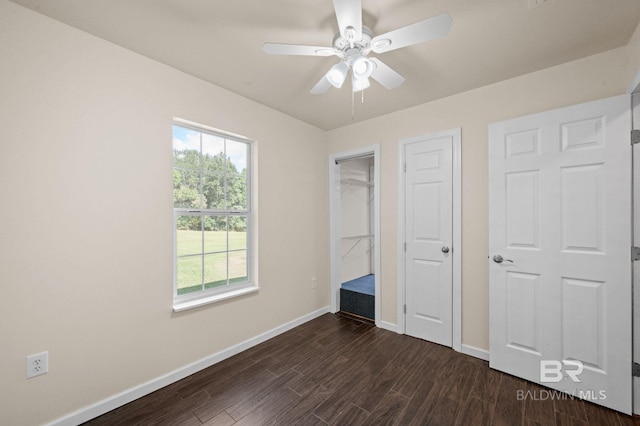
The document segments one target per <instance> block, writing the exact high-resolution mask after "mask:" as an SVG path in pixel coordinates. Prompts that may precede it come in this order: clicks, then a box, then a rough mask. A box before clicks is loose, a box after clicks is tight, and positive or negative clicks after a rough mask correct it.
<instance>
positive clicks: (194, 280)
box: [176, 256, 202, 294]
mask: <svg viewBox="0 0 640 426" xmlns="http://www.w3.org/2000/svg"><path fill="white" fill-rule="evenodd" d="M176 266H177V267H176V270H177V271H176V284H177V287H178V294H185V293H191V292H193V291H200V290H202V256H188V257H179V258H178V259H177V265H176Z"/></svg>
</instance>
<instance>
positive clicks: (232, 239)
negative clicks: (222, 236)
mask: <svg viewBox="0 0 640 426" xmlns="http://www.w3.org/2000/svg"><path fill="white" fill-rule="evenodd" d="M246 248H247V217H246V216H229V250H240V249H246Z"/></svg>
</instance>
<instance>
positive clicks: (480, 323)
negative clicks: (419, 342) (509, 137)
mask: <svg viewBox="0 0 640 426" xmlns="http://www.w3.org/2000/svg"><path fill="white" fill-rule="evenodd" d="M632 76H633V72H632V71H631V70H630V69H629V65H628V54H627V49H626V48H624V47H623V48H620V49H616V50H612V51H608V52H605V53H602V54H599V55H596V56H592V57H588V58H584V59H581V60H578V61H574V62H570V63H567V64H564V65H561V66H557V67H553V68H549V69H546V70H542V71H539V72H535V73H532V74H528V75H525V76H521V77H518V78H514V79H511V80H507V81H503V82H500V83H497V84H493V85H490V86H486V87H483V88H480V89H477V90H472V91H469V92H465V93H461V94H458V95H455V96H451V97H448V98H444V99H441V100H438V101H434V102H430V103H427V104H423V105H420V106H417V107H414V108H410V109H407V110H403V111H399V112H396V113H393V114H389V115H387V116H384V117H380V118H377V119H373V120H369V121H366V122H362V123H357V124H354V125H351V126H348V127H344V128H341V129H337V130H334V131H331V132H329V133H328V143H329V153H335V152H341V151H345V150H348V149H353V148H356V147H359V146H365V145H370V144H374V143H379V144H380V145H381V155H380V157H381V159H380V160H381V166H380V169H381V170H380V179H381V182H382V183H381V205H382V206H383V208H382V212H381V228H382V229H381V246H382V247H381V250H382V252H381V255H382V256H381V257H382V265H381V269H382V280H381V284H382V288H381V293H382V295H381V297H382V320H383V321H386V322H390V323H393V324H395V323H396V322H397V321H396V306H397V300H396V299H397V297H396V296H397V294H396V293H397V285H398V283H397V272H398V271H397V266H398V265H397V261H396V258H397V255H396V250H397V223H398V220H397V198H398V197H397V185H398V183H397V182H398V181H397V175H398V168H397V165H398V141H399V140H402V139H405V138H410V137H414V136H419V135H424V134H428V133H433V132H439V131H444V130H449V129H453V128H457V127H461V128H462V210H463V211H462V343H463V344H466V345H470V346H473V347H475V348H480V349H488V347H489V282H488V263H487V255H488V254H489V253H488V232H489V230H488V203H487V198H488V189H487V125H488V124H489V123H492V122H495V121H500V120H504V119H508V118H512V117H517V116H521V115H526V114H530V113H535V112H540V111H544V110H548V109H553V108H558V107H562V106H567V105H571V104H576V103H580V102H585V101H589V100H594V99H598V98H604V97H608V96H613V95H617V94H622V93H624V92H625V89H626V87H627V85H628V83H629V82H630V81H631V78H632ZM367 102H376V100H375V99H372V98H368V99H367ZM365 108H366V104H365Z"/></svg>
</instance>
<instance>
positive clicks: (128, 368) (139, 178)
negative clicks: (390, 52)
mask: <svg viewBox="0 0 640 426" xmlns="http://www.w3.org/2000/svg"><path fill="white" fill-rule="evenodd" d="M0 58H1V59H0V117H2V118H1V120H2V130H3V136H2V141H1V142H0V211H1V213H0V284H1V285H0V288H1V289H2V294H1V295H0V424H2V425H19V424H20V425H27V424H41V423H43V422H46V421H51V420H54V419H56V418H58V417H60V416H64V415H67V414H69V413H71V412H73V411H75V410H78V409H81V408H82V407H84V406H87V405H88V404H93V403H96V402H98V401H100V400H102V399H104V398H107V397H111V396H113V395H115V394H116V393H119V392H122V391H125V390H128V389H131V388H133V387H135V386H138V385H140V384H142V383H145V382H147V381H149V380H152V379H156V378H158V377H160V376H162V375H164V374H166V373H169V372H171V371H173V370H175V369H179V368H181V367H184V366H186V365H188V364H189V363H192V362H195V361H197V360H200V359H202V358H204V357H207V356H210V355H211V354H214V353H216V352H218V351H220V350H223V349H226V348H229V347H230V346H232V345H234V344H237V343H239V342H242V341H244V340H246V339H249V338H251V337H254V336H257V335H259V334H260V333H263V332H265V331H267V330H270V329H272V328H274V327H276V326H279V325H282V324H284V323H286V322H288V321H291V320H294V319H296V318H299V317H301V316H303V315H305V314H308V313H311V312H313V311H316V310H318V309H320V308H323V307H326V306H328V304H329V287H328V270H329V263H328V234H329V232H328V184H327V182H328V170H327V160H326V158H327V153H326V146H325V143H324V140H325V133H324V132H323V131H321V130H319V129H317V128H315V127H312V126H310V125H308V124H305V123H302V122H300V121H298V120H295V119H293V118H291V117H288V116H286V115H283V114H281V113H279V112H276V111H274V110H272V109H269V108H266V107H264V106H261V105H259V104H256V103H254V102H252V101H249V100H247V99H245V98H242V97H239V96H237V95H234V94H232V93H229V92H227V91H225V90H222V89H220V88H218V87H215V86H212V85H210V84H207V83H205V82H203V81H201V80H199V79H196V78H193V77H190V76H188V75H186V74H184V73H181V72H178V71H176V70H174V69H172V68H169V67H166V66H164V65H161V64H159V63H156V62H154V61H151V60H149V59H147V58H144V57H142V56H139V55H136V54H134V53H131V52H129V51H127V50H124V49H122V48H120V47H117V46H115V45H112V44H110V43H107V42H105V41H102V40H100V39H97V38H95V37H92V36H90V35H87V34H85V33H82V32H80V31H77V30H75V29H72V28H70V27H68V26H66V25H62V24H60V23H58V22H56V21H53V20H51V19H48V18H45V17H43V16H41V15H39V14H36V13H34V12H31V11H29V10H27V9H24V8H22V7H20V6H17V5H15V4H13V3H10V2H8V1H6V0H0ZM173 116H176V117H181V118H184V119H188V120H192V121H196V122H200V123H202V124H206V125H209V126H212V127H216V128H220V129H224V130H228V131H231V132H235V133H238V134H242V135H245V136H247V137H249V138H251V139H254V140H256V141H257V147H258V151H259V152H258V156H259V157H258V161H259V166H258V167H259V181H260V183H259V202H258V209H259V214H258V216H259V227H260V230H259V237H260V244H259V250H260V261H259V271H260V275H259V278H260V281H259V284H260V285H261V290H260V291H259V293H257V294H253V295H249V296H245V297H243V298H240V299H234V300H231V301H227V302H223V303H218V304H215V305H209V306H206V307H203V308H200V309H196V310H190V311H188V312H184V313H181V314H179V315H176V314H172V262H173V261H172V256H173V254H172V250H173V248H172V244H173V243H172V238H173V237H172V223H173V218H172V178H171V176H172V172H171V167H172V156H171V153H172V148H171V124H172V117H173ZM312 277H317V279H318V287H317V289H315V290H312V289H311V284H310V282H311V278H312ZM45 350H46V351H49V358H50V366H49V367H50V372H49V373H48V374H46V375H44V376H41V377H37V378H34V379H30V380H26V379H25V362H26V356H27V355H29V354H33V353H38V352H41V351H45Z"/></svg>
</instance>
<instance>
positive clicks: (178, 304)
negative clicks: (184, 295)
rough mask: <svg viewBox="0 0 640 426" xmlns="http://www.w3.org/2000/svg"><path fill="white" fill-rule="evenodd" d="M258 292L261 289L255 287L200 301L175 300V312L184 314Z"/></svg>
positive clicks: (200, 299) (215, 295)
mask: <svg viewBox="0 0 640 426" xmlns="http://www.w3.org/2000/svg"><path fill="white" fill-rule="evenodd" d="M258 290H260V287H258V286H257V285H253V286H250V287H243V288H239V289H237V290H232V291H227V292H225V293H219V294H213V295H211V296H207V297H202V298H198V299H192V300H174V301H173V312H182V311H186V310H188V309H193V308H197V307H200V306H204V305H209V304H212V303H216V302H222V301H223V300H227V299H232V298H234V297H239V296H244V295H245V294H250V293H255V292H257V291H258Z"/></svg>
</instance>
